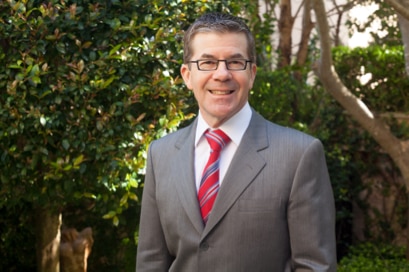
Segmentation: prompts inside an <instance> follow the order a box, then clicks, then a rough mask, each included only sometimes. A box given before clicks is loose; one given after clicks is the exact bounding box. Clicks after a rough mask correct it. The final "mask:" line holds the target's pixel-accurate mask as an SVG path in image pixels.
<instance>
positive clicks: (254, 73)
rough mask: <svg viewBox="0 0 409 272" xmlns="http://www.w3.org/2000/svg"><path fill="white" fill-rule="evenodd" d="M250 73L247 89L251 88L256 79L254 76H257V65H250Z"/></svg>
mask: <svg viewBox="0 0 409 272" xmlns="http://www.w3.org/2000/svg"><path fill="white" fill-rule="evenodd" d="M250 73H251V75H250V77H251V79H250V82H249V84H250V86H249V87H250V88H249V89H251V88H253V83H254V80H255V79H256V74H257V65H256V64H254V63H252V64H251V69H250Z"/></svg>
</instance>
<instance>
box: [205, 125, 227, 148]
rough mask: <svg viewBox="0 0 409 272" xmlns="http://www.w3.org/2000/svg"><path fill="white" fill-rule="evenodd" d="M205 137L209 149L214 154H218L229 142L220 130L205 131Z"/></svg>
mask: <svg viewBox="0 0 409 272" xmlns="http://www.w3.org/2000/svg"><path fill="white" fill-rule="evenodd" d="M205 137H206V139H207V142H208V143H209V145H210V149H211V150H212V151H215V152H220V150H222V149H223V147H225V146H226V145H227V144H228V143H229V142H230V138H229V136H227V135H226V134H225V133H224V132H223V131H222V130H221V129H216V130H207V131H206V132H205Z"/></svg>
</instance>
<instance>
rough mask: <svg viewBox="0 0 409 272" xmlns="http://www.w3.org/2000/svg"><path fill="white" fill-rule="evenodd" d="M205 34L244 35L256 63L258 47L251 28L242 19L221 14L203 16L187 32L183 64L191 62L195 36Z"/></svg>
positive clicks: (249, 55)
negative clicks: (192, 44)
mask: <svg viewBox="0 0 409 272" xmlns="http://www.w3.org/2000/svg"><path fill="white" fill-rule="evenodd" d="M203 32H219V33H244V34H245V35H246V39H247V53H248V57H249V59H250V60H251V61H252V62H253V63H256V46H255V41H254V37H253V34H252V33H251V31H250V29H249V27H248V26H247V25H246V23H245V22H244V21H243V20H242V19H241V18H239V17H236V16H233V15H230V14H225V13H219V12H212V13H206V14H204V15H202V16H201V17H199V18H198V19H197V20H196V21H195V22H194V23H193V24H192V25H191V26H190V27H189V28H188V29H187V30H186V32H185V34H184V38H183V46H184V51H183V63H187V62H188V61H190V60H191V57H192V54H193V52H192V48H191V46H190V45H191V43H192V40H193V38H194V36H195V35H196V34H197V33H203Z"/></svg>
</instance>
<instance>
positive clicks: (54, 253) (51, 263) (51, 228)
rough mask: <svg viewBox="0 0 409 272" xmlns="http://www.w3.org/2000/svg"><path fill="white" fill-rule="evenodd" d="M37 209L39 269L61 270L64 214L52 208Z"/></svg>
mask: <svg viewBox="0 0 409 272" xmlns="http://www.w3.org/2000/svg"><path fill="white" fill-rule="evenodd" d="M36 211H37V212H36V214H35V218H36V226H35V229H36V254H37V271H38V272H59V271H60V239H61V233H60V227H61V221H62V219H61V218H62V216H61V214H60V213H56V212H53V211H52V210H51V209H45V208H39V209H37V210H36Z"/></svg>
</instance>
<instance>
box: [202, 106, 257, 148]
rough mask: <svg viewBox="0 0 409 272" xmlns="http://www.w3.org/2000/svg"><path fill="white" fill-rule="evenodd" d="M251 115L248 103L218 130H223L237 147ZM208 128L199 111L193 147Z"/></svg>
mask: <svg viewBox="0 0 409 272" xmlns="http://www.w3.org/2000/svg"><path fill="white" fill-rule="evenodd" d="M251 115H252V111H251V108H250V105H249V103H248V102H247V103H246V104H245V105H244V107H243V108H242V109H241V110H240V111H239V112H237V113H236V114H235V115H233V116H232V117H231V118H230V119H228V120H227V121H226V122H224V123H223V124H222V125H221V126H220V127H219V129H221V130H223V132H224V133H226V134H227V136H229V137H230V139H231V141H232V142H233V143H235V144H236V145H239V144H240V141H241V138H242V137H243V135H244V132H245V131H246V129H247V127H248V125H249V123H250V119H251ZM209 128H210V127H209V125H208V124H207V123H206V121H205V120H204V119H203V116H202V115H201V113H200V111H199V115H198V122H197V128H196V137H195V146H197V144H198V143H199V141H200V139H201V137H202V135H203V133H204V132H205V131H206V130H207V129H209Z"/></svg>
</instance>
